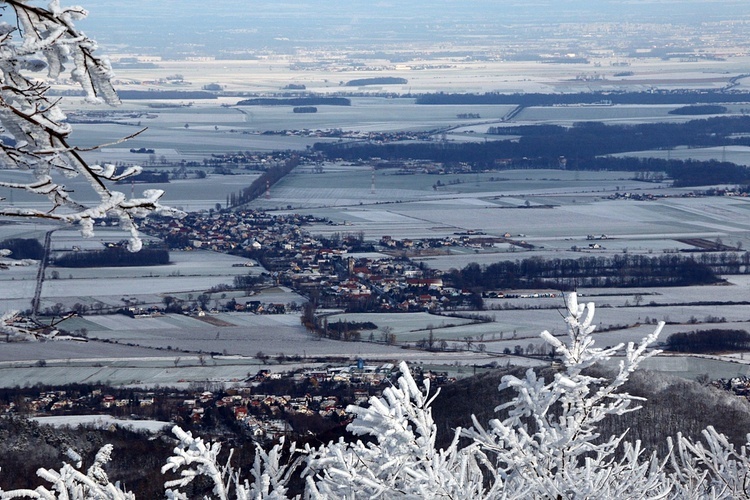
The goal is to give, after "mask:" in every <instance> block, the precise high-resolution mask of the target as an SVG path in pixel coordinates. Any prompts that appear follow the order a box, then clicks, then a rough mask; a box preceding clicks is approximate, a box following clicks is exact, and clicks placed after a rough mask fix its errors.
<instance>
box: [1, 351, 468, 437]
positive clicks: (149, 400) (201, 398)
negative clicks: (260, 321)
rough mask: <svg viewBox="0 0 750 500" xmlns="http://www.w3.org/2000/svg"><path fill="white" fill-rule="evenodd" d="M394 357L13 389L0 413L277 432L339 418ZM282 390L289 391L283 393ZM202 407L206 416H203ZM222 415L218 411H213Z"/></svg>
mask: <svg viewBox="0 0 750 500" xmlns="http://www.w3.org/2000/svg"><path fill="white" fill-rule="evenodd" d="M394 368H395V367H394V365H393V364H392V363H385V364H382V365H368V364H365V363H364V361H363V360H358V362H357V364H355V365H346V366H344V365H342V366H330V367H320V368H312V369H303V370H297V371H295V372H288V373H277V372H271V371H270V370H267V369H263V370H260V371H258V373H257V374H256V375H255V376H252V377H249V378H248V379H247V380H245V381H237V382H235V383H234V384H233V386H232V387H229V388H227V387H224V386H223V384H216V383H214V384H209V385H208V386H207V387H208V388H210V389H211V390H207V389H206V387H200V388H198V387H196V388H195V389H183V390H180V389H174V388H172V389H169V388H161V389H153V390H151V389H146V388H143V389H140V388H129V389H127V390H125V389H114V388H109V389H106V388H98V387H97V388H93V387H77V388H70V389H67V390H39V392H36V389H33V388H26V389H16V391H19V394H15V395H13V397H9V396H8V395H6V397H4V398H2V402H0V414H12V413H22V414H26V415H29V416H41V415H72V414H92V413H99V414H110V415H114V416H127V417H128V418H137V417H141V418H157V419H160V420H163V419H169V420H171V421H173V422H176V423H186V422H189V423H190V424H193V425H203V424H205V423H207V422H208V421H209V420H213V421H216V420H217V419H218V418H229V419H231V420H234V421H236V422H238V423H241V424H242V425H245V426H247V428H248V431H249V432H250V433H251V434H252V435H253V436H254V437H256V438H257V439H265V438H277V437H279V436H281V435H288V434H291V433H293V432H294V429H293V428H292V425H291V424H290V420H291V419H292V417H295V416H296V417H297V418H298V417H299V416H308V417H315V418H323V419H332V420H334V421H335V422H344V421H346V420H347V419H349V418H350V415H349V414H348V413H347V412H346V407H347V406H348V405H350V404H365V403H366V402H367V401H368V400H369V398H370V397H371V396H373V395H376V396H378V395H380V394H381V393H382V388H383V387H384V385H385V384H388V383H389V382H390V379H391V377H393V376H394V374H395V372H394ZM422 377H429V378H431V379H432V380H433V381H434V383H435V384H438V385H443V384H447V383H452V382H453V381H455V379H452V378H449V377H448V376H447V374H445V373H431V372H427V373H420V374H418V375H417V379H418V380H419V379H420V378H422ZM284 380H286V381H288V382H292V384H282V385H281V386H280V387H283V389H282V390H284V392H285V394H274V393H273V387H274V385H273V382H274V381H280V382H284ZM287 391H289V392H290V393H291V394H289V393H286V392H287ZM209 415H210V417H209ZM221 415H223V417H222V416H221Z"/></svg>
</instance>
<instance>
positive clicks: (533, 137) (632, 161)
mask: <svg viewBox="0 0 750 500" xmlns="http://www.w3.org/2000/svg"><path fill="white" fill-rule="evenodd" d="M488 132H489V133H490V134H498V135H520V136H521V138H520V139H519V140H518V141H505V140H502V141H488V142H485V143H445V142H439V143H438V142H435V143H409V144H399V143H385V144H364V143H357V144H351V143H344V144H332V143H328V144H326V143H316V144H315V146H314V148H315V150H316V151H319V152H321V153H322V154H323V155H325V156H326V157H327V158H328V159H337V158H338V159H343V160H348V161H355V160H358V159H362V158H374V157H378V158H383V159H385V160H406V159H413V158H421V159H425V160H431V161H434V162H439V163H443V164H457V163H469V164H471V165H473V166H474V167H475V168H481V169H500V168H560V159H561V158H565V159H566V168H568V169H571V170H624V171H634V172H645V171H650V172H655V171H658V172H665V173H666V174H667V175H668V176H670V177H671V178H672V179H673V180H674V184H675V185H676V186H697V185H707V184H713V183H739V184H742V183H748V182H750V174H748V171H747V169H746V168H744V167H743V166H739V165H736V164H734V163H730V162H720V161H716V160H710V161H694V160H672V159H655V158H647V159H642V158H634V157H626V158H617V157H611V156H607V155H613V154H617V153H625V152H630V151H643V150H649V149H671V148H674V147H677V146H682V145H687V146H691V147H717V146H726V145H730V146H731V145H750V138H748V137H737V136H736V134H747V133H750V117H746V116H741V117H719V118H708V119H701V120H691V121H689V122H687V123H680V124H674V123H658V124H640V125H604V124H602V123H594V122H585V123H579V124H576V125H574V126H573V127H560V126H556V125H529V126H518V127H490V129H489V130H488ZM498 160H502V161H498Z"/></svg>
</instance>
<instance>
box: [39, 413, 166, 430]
mask: <svg viewBox="0 0 750 500" xmlns="http://www.w3.org/2000/svg"><path fill="white" fill-rule="evenodd" d="M29 420H33V421H35V422H37V423H39V424H42V425H51V426H53V427H72V428H76V427H80V426H85V427H96V428H97V429H109V428H110V427H111V426H113V425H116V426H117V427H121V428H124V429H131V430H134V431H145V432H150V433H158V432H161V431H162V430H163V429H164V428H165V427H167V426H169V427H171V426H172V425H174V424H173V423H171V422H161V421H159V420H127V419H118V418H114V417H112V416H111V415H59V416H54V417H32V418H30V419H29Z"/></svg>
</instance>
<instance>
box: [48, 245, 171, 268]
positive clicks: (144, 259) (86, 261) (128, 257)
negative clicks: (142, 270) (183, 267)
mask: <svg viewBox="0 0 750 500" xmlns="http://www.w3.org/2000/svg"><path fill="white" fill-rule="evenodd" d="M166 264H169V251H168V250H167V249H166V248H156V247H144V248H142V249H141V250H140V251H139V252H129V251H128V250H127V249H126V248H124V247H121V246H117V247H113V248H105V249H103V250H92V251H81V252H68V253H65V254H63V255H61V256H59V257H57V258H56V259H55V260H54V261H53V265H55V266H58V267H129V266H163V265H166Z"/></svg>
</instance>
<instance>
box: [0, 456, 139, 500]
mask: <svg viewBox="0 0 750 500" xmlns="http://www.w3.org/2000/svg"><path fill="white" fill-rule="evenodd" d="M111 455H112V445H111V444H107V445H104V446H103V447H102V448H101V449H100V450H99V452H98V453H97V454H96V458H95V459H94V463H93V464H92V465H91V467H89V469H88V471H87V472H86V473H85V474H84V473H83V472H82V471H81V470H80V468H81V466H82V462H81V457H80V456H79V455H78V454H77V453H75V452H72V451H71V450H69V451H68V457H69V458H71V459H72V460H74V461H75V462H76V464H75V466H74V465H71V464H68V463H64V464H63V466H62V467H61V468H60V470H50V469H44V468H41V469H39V470H38V471H37V475H38V476H39V477H40V478H42V479H44V480H45V481H46V482H48V483H50V484H51V486H50V487H45V486H39V487H37V488H36V489H33V490H28V489H20V490H9V491H3V490H0V499H3V500H5V499H10V498H34V499H42V500H58V499H67V500H93V499H96V500H134V499H135V495H133V494H132V493H130V492H129V491H125V490H123V489H122V488H121V487H120V485H119V483H114V484H113V483H111V482H110V480H109V478H108V477H107V473H106V472H105V471H104V465H105V464H106V463H107V462H109V461H110V458H111Z"/></svg>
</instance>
